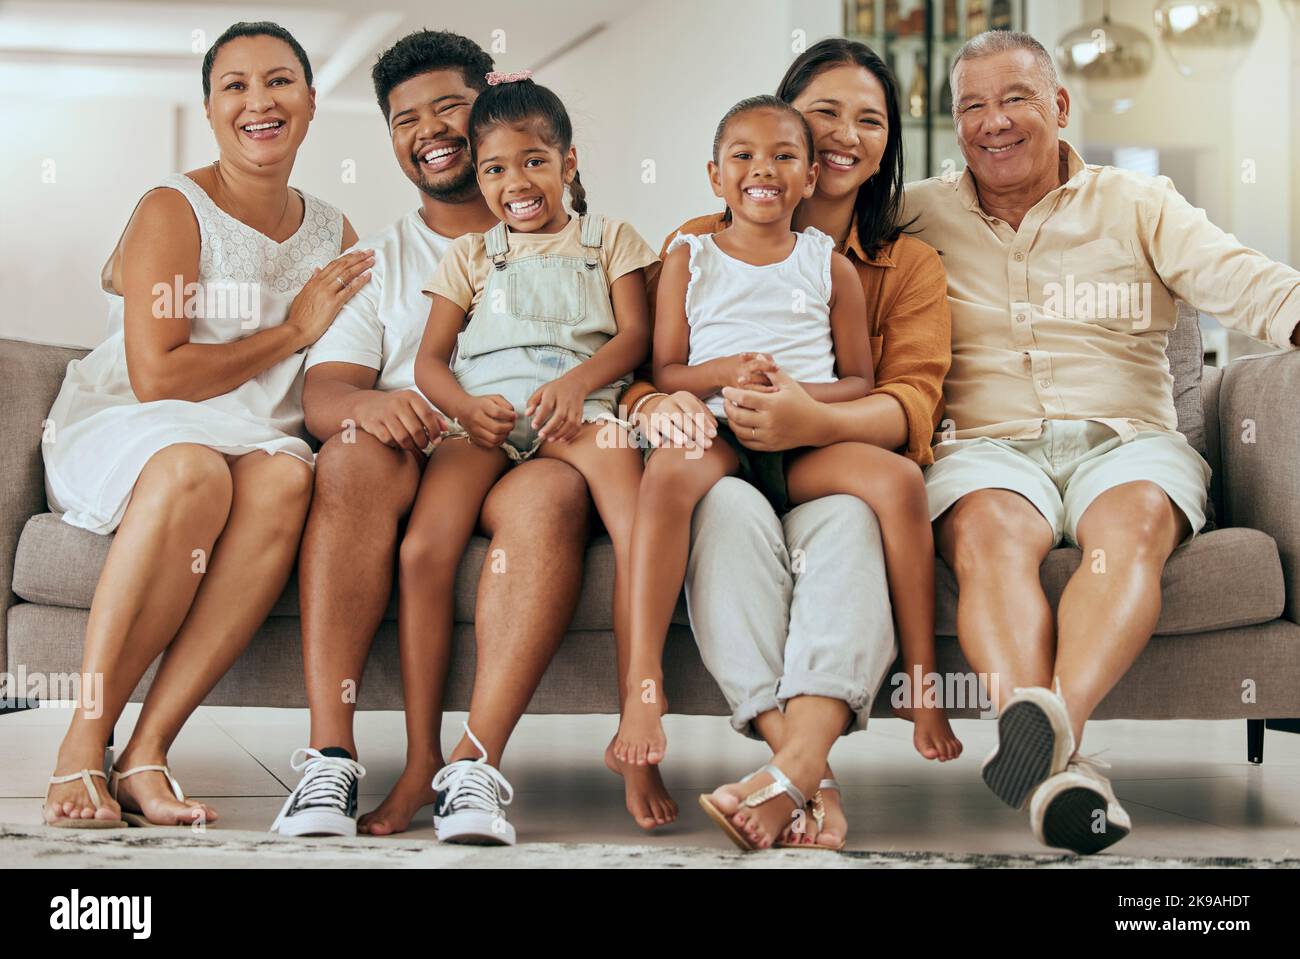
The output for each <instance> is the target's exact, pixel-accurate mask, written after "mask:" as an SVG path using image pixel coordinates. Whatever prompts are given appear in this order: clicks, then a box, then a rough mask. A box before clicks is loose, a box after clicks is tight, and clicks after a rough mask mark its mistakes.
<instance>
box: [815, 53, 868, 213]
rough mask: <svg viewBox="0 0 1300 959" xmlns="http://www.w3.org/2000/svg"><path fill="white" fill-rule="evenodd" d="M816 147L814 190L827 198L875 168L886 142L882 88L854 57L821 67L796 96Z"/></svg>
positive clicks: (853, 191) (847, 191)
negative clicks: (833, 65)
mask: <svg viewBox="0 0 1300 959" xmlns="http://www.w3.org/2000/svg"><path fill="white" fill-rule="evenodd" d="M793 106H794V107H795V109H796V110H798V111H799V112H800V113H802V114H803V115H804V119H806V120H807V121H808V125H809V126H810V127H811V128H812V132H813V145H814V148H815V149H816V151H817V165H818V174H817V194H818V196H824V197H827V198H828V199H832V198H834V199H838V198H842V197H844V196H848V195H853V196H856V195H857V192H858V189H859V187H861V186H862V184H864V183H866V182H867V180H869V179H870V178H871V177H872V176H873V175H875V174H876V173H877V172H879V170H880V160H881V158H882V157H883V156H884V155H885V147H886V146H887V145H888V143H889V111H888V108H887V106H886V94H885V88H884V87H883V86H882V85H881V83H880V81H879V80H878V79H876V75H875V74H874V73H872V72H871V71H870V70H868V69H866V68H865V67H860V66H858V65H857V64H855V63H846V64H841V65H839V66H835V67H830V68H828V69H826V70H823V71H822V72H821V73H819V74H817V76H815V77H813V79H812V80H811V81H810V82H809V83H808V85H807V86H806V87H804V89H803V92H801V93H800V94H799V96H797V97H795V99H794V102H793Z"/></svg>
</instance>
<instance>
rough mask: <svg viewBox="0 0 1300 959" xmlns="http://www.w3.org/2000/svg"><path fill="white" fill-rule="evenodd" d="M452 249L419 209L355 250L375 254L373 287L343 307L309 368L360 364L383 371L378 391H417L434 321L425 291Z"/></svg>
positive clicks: (368, 286)
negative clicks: (427, 329)
mask: <svg viewBox="0 0 1300 959" xmlns="http://www.w3.org/2000/svg"><path fill="white" fill-rule="evenodd" d="M451 243H452V241H451V239H450V238H448V237H445V236H442V235H440V234H438V233H434V232H433V231H432V230H430V229H429V228H428V226H426V225H425V223H424V220H423V219H422V218H421V216H420V211H419V210H418V209H416V210H412V211H411V212H410V213H408V214H407V215H406V216H404V217H402V218H401V219H400V220H398V221H397V222H396V223H394V224H393V225H392V226H390V227H388V228H387V229H385V230H383V231H382V232H380V233H377V234H375V235H374V236H371V237H367V238H366V239H364V240H362V241H361V242H359V243H358V244H357V245H356V246H355V247H353V249H361V250H370V249H372V250H374V251H375V265H374V266H373V267H371V273H370V282H369V283H367V284H366V285H365V286H363V287H361V289H360V290H358V291H357V293H356V295H355V296H353V297H352V299H350V300H348V302H347V303H345V304H343V308H342V309H341V310H339V315H338V316H337V317H335V319H334V322H333V323H332V324H331V325H330V328H329V329H327V330H326V331H325V334H324V335H323V336H322V337H321V338H320V339H319V340H317V341H316V342H315V344H314V345H313V346H312V348H311V349H310V350H309V351H308V352H307V362H306V367H305V368H306V369H311V368H312V367H313V366H316V365H317V364H318V363H355V364H357V365H358V366H365V367H369V368H370V369H372V370H378V371H379V377H378V379H377V380H376V381H375V389H377V390H384V391H385V392H387V391H390V390H411V389H415V388H416V387H415V354H416V352H417V351H418V350H419V348H420V340H421V339H422V338H423V336H424V325H425V321H427V320H428V318H429V298H428V297H427V296H425V295H424V293H423V292H422V290H423V288H424V284H425V281H427V280H428V279H429V277H430V276H432V275H433V272H434V271H435V270H436V269H437V268H438V261H439V260H441V259H442V257H443V255H444V254H445V253H446V252H447V248H448V247H450V246H451Z"/></svg>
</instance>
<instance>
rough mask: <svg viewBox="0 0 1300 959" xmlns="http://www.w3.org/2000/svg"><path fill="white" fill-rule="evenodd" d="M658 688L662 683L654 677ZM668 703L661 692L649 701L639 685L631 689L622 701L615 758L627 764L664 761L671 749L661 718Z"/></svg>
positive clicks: (641, 764) (638, 764)
mask: <svg viewBox="0 0 1300 959" xmlns="http://www.w3.org/2000/svg"><path fill="white" fill-rule="evenodd" d="M655 683H656V688H658V687H661V686H662V685H663V683H662V682H661V681H660V680H659V679H657V678H656V679H655ZM666 708H667V704H666V703H664V702H663V697H662V696H661V695H659V696H655V697H653V698H651V700H650V701H649V702H646V701H645V699H644V698H643V694H642V690H641V689H640V687H636V688H633V689H630V690H629V691H628V694H627V699H626V700H625V701H624V702H623V716H622V718H621V719H620V720H619V724H618V733H617V734H615V736H614V758H615V759H617V760H618V761H619V762H621V763H627V764H628V765H635V766H644V765H646V764H647V763H649V764H650V765H652V766H655V765H658V764H659V763H661V762H663V759H664V752H665V750H667V749H668V737H667V736H666V735H665V734H664V726H663V722H662V721H661V717H662V716H663V714H664V710H665V709H666Z"/></svg>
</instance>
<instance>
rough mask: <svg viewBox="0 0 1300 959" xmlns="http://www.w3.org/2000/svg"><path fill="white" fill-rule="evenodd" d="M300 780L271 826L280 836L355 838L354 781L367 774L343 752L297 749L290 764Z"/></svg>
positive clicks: (331, 749)
mask: <svg viewBox="0 0 1300 959" xmlns="http://www.w3.org/2000/svg"><path fill="white" fill-rule="evenodd" d="M289 765H290V766H292V767H293V769H294V771H295V772H301V773H302V779H301V780H299V781H298V785H297V786H296V787H294V790H293V792H291V793H289V798H288V799H286V800H285V801H284V808H282V809H281V810H280V815H278V816H276V817H275V822H273V823H272V824H271V832H277V833H279V834H280V835H281V836H355V835H356V834H357V780H359V779H361V778H362V777H364V776H365V774H366V770H365V767H363V766H362V765H361V764H360V763H359V762H357V761H356V760H355V759H353V758H352V756H351V755H350V754H349V753H348V751H347V750H346V749H342V748H340V747H338V746H326V747H325V748H324V749H319V750H318V749H297V750H294V753H293V756H292V757H291V758H290V760H289Z"/></svg>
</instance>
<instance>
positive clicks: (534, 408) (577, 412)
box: [524, 374, 588, 443]
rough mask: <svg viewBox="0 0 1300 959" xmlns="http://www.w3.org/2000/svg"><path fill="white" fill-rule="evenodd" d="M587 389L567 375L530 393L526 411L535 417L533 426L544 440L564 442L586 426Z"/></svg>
mask: <svg viewBox="0 0 1300 959" xmlns="http://www.w3.org/2000/svg"><path fill="white" fill-rule="evenodd" d="M587 392H588V391H587V388H586V387H585V386H583V385H582V384H581V383H579V382H578V381H577V380H576V379H574V378H573V377H572V376H570V375H568V374H565V375H564V376H561V377H560V378H559V379H558V380H552V381H551V382H550V383H547V384H546V385H545V386H543V387H542V388H541V389H539V390H538V391H537V392H536V393H534V394H533V395H532V396H530V397H529V398H528V407H527V408H526V409H525V410H524V413H525V415H527V416H530V417H532V424H533V429H535V430H537V434H538V435H539V436H541V437H542V439H546V440H553V441H554V442H557V443H564V442H567V441H568V440H571V439H573V438H574V437H575V436H577V435H578V431H579V430H580V429H582V404H583V403H584V402H585V401H586V399H587ZM539 426H540V427H541V429H538V427H539Z"/></svg>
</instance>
